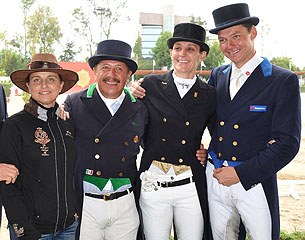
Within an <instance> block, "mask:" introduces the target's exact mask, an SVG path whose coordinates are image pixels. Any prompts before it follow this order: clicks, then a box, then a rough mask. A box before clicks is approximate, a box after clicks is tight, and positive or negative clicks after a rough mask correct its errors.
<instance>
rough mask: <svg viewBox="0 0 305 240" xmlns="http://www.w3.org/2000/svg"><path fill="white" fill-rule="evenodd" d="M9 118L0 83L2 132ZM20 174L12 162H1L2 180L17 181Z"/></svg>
mask: <svg viewBox="0 0 305 240" xmlns="http://www.w3.org/2000/svg"><path fill="white" fill-rule="evenodd" d="M6 118H7V105H6V96H5V92H4V88H3V87H2V85H0V132H1V128H2V125H3V123H4V121H5V119H6ZM18 174H19V171H18V169H17V168H16V167H15V166H14V165H11V164H5V163H0V181H5V182H6V183H7V184H9V183H11V182H13V183H14V182H15V180H16V178H17V176H18ZM1 221H2V199H1V194H0V226H1Z"/></svg>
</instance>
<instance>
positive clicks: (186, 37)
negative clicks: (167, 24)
mask: <svg viewBox="0 0 305 240" xmlns="http://www.w3.org/2000/svg"><path fill="white" fill-rule="evenodd" d="M180 41H186V42H192V43H196V44H198V45H199V46H200V51H201V52H202V51H206V52H207V54H208V53H209V50H210V48H209V46H208V45H207V44H205V43H204V41H205V30H204V28H203V27H201V26H199V25H197V24H193V23H179V24H177V25H176V26H175V29H174V34H173V37H171V38H169V39H168V40H167V46H168V47H169V48H170V49H172V48H173V46H174V43H176V42H180Z"/></svg>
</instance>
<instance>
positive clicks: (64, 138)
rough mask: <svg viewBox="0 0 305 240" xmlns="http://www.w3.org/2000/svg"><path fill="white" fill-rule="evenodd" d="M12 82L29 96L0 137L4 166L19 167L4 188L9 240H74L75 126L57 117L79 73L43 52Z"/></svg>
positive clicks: (76, 224)
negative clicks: (59, 101)
mask: <svg viewBox="0 0 305 240" xmlns="http://www.w3.org/2000/svg"><path fill="white" fill-rule="evenodd" d="M10 78H11V80H12V82H13V83H14V84H15V85H16V86H17V87H19V88H21V89H22V90H23V91H26V92H28V93H30V94H31V98H30V100H29V102H28V103H26V104H25V106H24V109H23V110H22V111H20V112H18V113H16V114H15V115H12V116H11V117H9V118H8V119H7V120H6V122H5V123H4V125H3V127H2V131H1V136H0V145H1V152H0V162H3V163H9V164H14V165H15V166H16V167H17V168H18V169H19V176H18V177H17V179H16V181H15V183H12V184H2V186H1V190H2V197H3V203H4V207H5V211H6V215H7V218H8V222H9V228H10V237H11V240H12V239H25V240H26V239H29V240H36V239H43V240H49V239H50V240H51V239H65V240H72V239H75V231H76V229H77V226H78V220H77V215H76V203H75V195H74V190H73V171H74V164H75V159H76V147H75V144H74V126H73V125H72V123H71V122H69V121H63V120H62V119H61V118H60V117H59V116H58V113H59V108H58V104H57V103H56V98H57V96H58V95H59V94H60V93H64V92H66V91H67V90H69V89H70V88H72V87H73V86H74V85H75V83H76V82H77V81H78V75H77V73H75V72H73V71H70V70H66V69H62V68H61V67H60V66H59V65H58V63H57V60H56V57H55V56H54V55H52V54H46V53H42V54H35V55H33V57H32V60H31V63H30V64H29V69H27V70H18V71H14V72H13V73H11V75H10Z"/></svg>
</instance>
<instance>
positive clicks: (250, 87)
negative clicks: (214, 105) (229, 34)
mask: <svg viewBox="0 0 305 240" xmlns="http://www.w3.org/2000/svg"><path fill="white" fill-rule="evenodd" d="M268 63H269V62H267V63H266V61H265V60H264V61H263V62H262V63H261V64H260V65H258V66H257V68H256V69H255V70H254V71H253V72H252V74H251V75H250V76H249V78H248V79H247V81H246V82H245V83H244V84H243V86H242V87H241V88H240V90H239V91H238V92H237V94H236V95H235V97H234V98H233V99H232V101H231V100H230V94H229V81H230V72H231V71H230V70H231V67H229V68H227V69H225V70H224V71H223V72H222V73H220V74H223V75H222V76H220V78H219V80H220V81H219V82H218V84H220V88H219V93H220V95H219V96H220V97H218V101H219V104H222V105H223V106H226V112H227V114H228V115H231V114H232V112H237V111H238V110H239V109H240V108H241V107H242V106H243V105H245V104H247V103H248V102H249V101H250V100H252V99H254V98H255V97H256V96H257V95H259V94H260V93H261V92H262V91H264V89H266V88H267V86H268V85H269V84H270V83H271V82H272V80H271V77H270V76H271V70H270V66H271V64H270V65H268ZM266 66H267V68H266ZM266 69H267V70H266ZM219 93H218V94H219ZM221 96H225V97H221Z"/></svg>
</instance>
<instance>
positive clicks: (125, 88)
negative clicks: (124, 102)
mask: <svg viewBox="0 0 305 240" xmlns="http://www.w3.org/2000/svg"><path fill="white" fill-rule="evenodd" d="M124 93H125V94H128V95H129V97H130V100H131V102H136V101H137V99H136V98H135V97H134V96H133V95H132V94H131V92H130V91H129V88H127V87H124Z"/></svg>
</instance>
